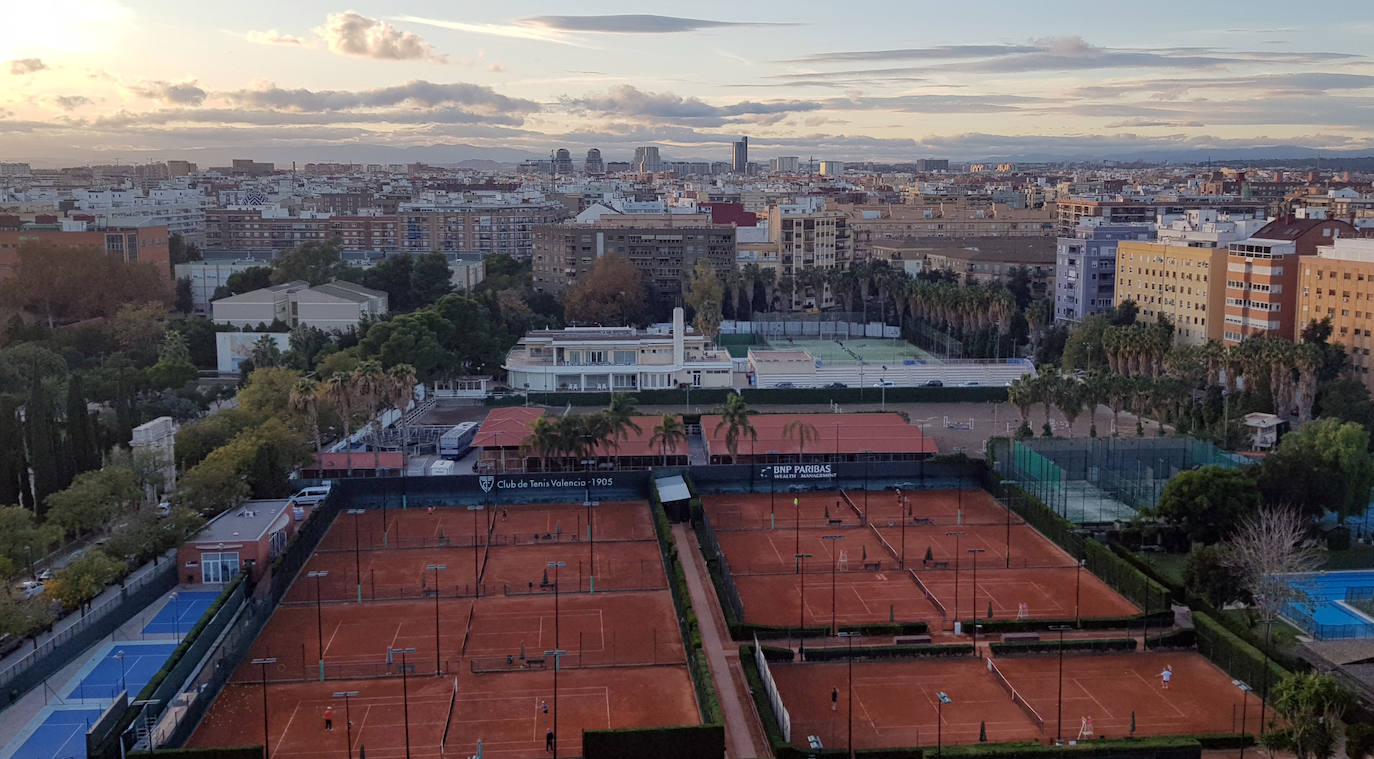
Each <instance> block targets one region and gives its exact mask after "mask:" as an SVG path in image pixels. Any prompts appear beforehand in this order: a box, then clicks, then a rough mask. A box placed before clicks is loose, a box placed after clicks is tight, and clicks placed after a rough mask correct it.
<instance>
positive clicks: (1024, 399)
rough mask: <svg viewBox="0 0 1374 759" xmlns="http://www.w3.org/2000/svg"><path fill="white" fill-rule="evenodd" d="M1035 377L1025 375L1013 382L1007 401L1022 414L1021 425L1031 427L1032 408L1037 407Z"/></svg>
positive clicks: (1008, 389)
mask: <svg viewBox="0 0 1374 759" xmlns="http://www.w3.org/2000/svg"><path fill="white" fill-rule="evenodd" d="M1035 399H1036V388H1035V375H1033V374H1023V375H1021V376H1020V377H1017V378H1016V379H1014V380H1012V382H1011V385H1010V386H1009V387H1008V388H1007V400H1009V401H1011V404H1012V405H1013V406H1015V407H1016V410H1017V411H1020V412H1021V424H1023V425H1026V426H1029V425H1030V410H1031V406H1033V405H1035Z"/></svg>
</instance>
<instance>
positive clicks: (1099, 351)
mask: <svg viewBox="0 0 1374 759" xmlns="http://www.w3.org/2000/svg"><path fill="white" fill-rule="evenodd" d="M1107 327H1108V320H1107V317H1106V316H1103V315H1101V314H1094V315H1092V316H1089V317H1087V318H1085V319H1083V321H1082V322H1080V323H1079V324H1078V326H1076V327H1074V328H1073V329H1072V330H1070V332H1069V334H1068V338H1067V339H1066V340H1065V341H1064V360H1063V367H1064V370H1065V371H1069V372H1073V371H1080V370H1081V371H1088V372H1091V371H1106V370H1107V349H1106V346H1105V344H1104V342H1103V335H1104V333H1105V332H1106V329H1107Z"/></svg>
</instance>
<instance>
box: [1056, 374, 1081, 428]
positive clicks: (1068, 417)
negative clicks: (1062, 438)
mask: <svg viewBox="0 0 1374 759" xmlns="http://www.w3.org/2000/svg"><path fill="white" fill-rule="evenodd" d="M1086 402H1087V391H1086V390H1085V389H1084V387H1083V382H1082V381H1080V380H1079V379H1078V378H1077V377H1067V376H1063V375H1061V376H1060V377H1059V378H1058V380H1057V381H1056V382H1055V386H1054V405H1056V406H1058V407H1059V413H1061V414H1063V415H1064V420H1065V421H1066V422H1068V423H1069V425H1068V428H1067V430H1068V432H1067V434H1068V436H1069V437H1072V436H1073V423H1074V422H1075V421H1077V420H1078V416H1079V414H1082V413H1083V405H1084V404H1085V403H1086Z"/></svg>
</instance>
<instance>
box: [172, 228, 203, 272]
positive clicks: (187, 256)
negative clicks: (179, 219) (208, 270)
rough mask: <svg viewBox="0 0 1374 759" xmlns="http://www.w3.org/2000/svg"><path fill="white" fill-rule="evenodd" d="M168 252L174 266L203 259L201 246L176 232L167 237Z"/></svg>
mask: <svg viewBox="0 0 1374 759" xmlns="http://www.w3.org/2000/svg"><path fill="white" fill-rule="evenodd" d="M167 254H168V256H169V257H170V258H171V260H172V266H176V265H177V264H185V263H190V262H192V261H200V260H201V255H200V247H199V246H197V245H196V244H195V243H193V242H186V238H184V237H182V236H181V235H179V234H177V233H175V232H173V233H172V234H171V235H170V236H169V237H168V238H167Z"/></svg>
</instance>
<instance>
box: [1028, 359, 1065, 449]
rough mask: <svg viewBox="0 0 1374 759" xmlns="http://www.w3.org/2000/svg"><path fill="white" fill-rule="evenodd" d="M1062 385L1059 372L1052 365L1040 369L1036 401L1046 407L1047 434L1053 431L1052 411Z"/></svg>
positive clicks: (1035, 385) (1036, 383)
mask: <svg viewBox="0 0 1374 759" xmlns="http://www.w3.org/2000/svg"><path fill="white" fill-rule="evenodd" d="M1062 383H1063V379H1062V378H1061V377H1060V376H1059V370H1058V369H1057V368H1055V367H1053V366H1050V365H1046V366H1042V367H1040V376H1038V377H1036V378H1035V384H1034V387H1035V399H1036V400H1037V401H1039V402H1040V403H1041V405H1043V406H1044V407H1045V426H1044V430H1045V431H1046V433H1048V432H1049V431H1050V430H1052V429H1053V428H1052V427H1050V411H1051V409H1053V408H1054V401H1055V395H1056V394H1057V393H1058V391H1059V386H1060V385H1061V384H1062Z"/></svg>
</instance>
